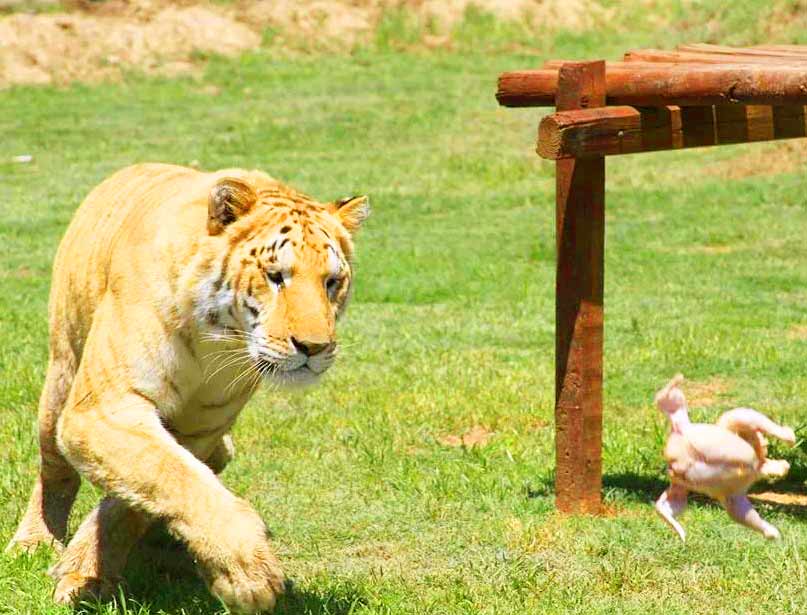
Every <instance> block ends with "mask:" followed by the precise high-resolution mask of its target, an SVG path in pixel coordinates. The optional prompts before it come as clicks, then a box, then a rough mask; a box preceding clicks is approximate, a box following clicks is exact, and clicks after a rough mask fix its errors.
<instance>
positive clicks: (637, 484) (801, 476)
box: [602, 461, 807, 519]
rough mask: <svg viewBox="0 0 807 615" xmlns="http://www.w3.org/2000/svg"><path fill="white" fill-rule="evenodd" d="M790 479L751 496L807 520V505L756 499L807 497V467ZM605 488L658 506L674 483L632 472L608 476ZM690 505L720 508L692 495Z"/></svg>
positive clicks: (794, 470)
mask: <svg viewBox="0 0 807 615" xmlns="http://www.w3.org/2000/svg"><path fill="white" fill-rule="evenodd" d="M791 463H792V464H793V465H792V467H791V471H790V472H789V473H788V475H787V478H785V479H784V480H779V481H776V482H773V483H767V482H765V481H760V482H758V483H756V484H755V485H754V487H753V488H752V489H751V491H750V493H749V495H751V496H752V500H753V502H754V506H755V507H765V508H767V509H769V510H772V511H775V512H782V513H785V514H787V515H791V516H794V517H798V518H802V519H807V505H805V504H801V503H795V502H792V503H791V502H779V501H774V500H772V499H768V498H760V499H755V498H754V497H753V496H754V495H755V494H762V493H763V492H764V493H771V492H773V493H774V494H778V495H781V496H784V497H783V499H787V497H786V496H788V495H792V494H799V495H801V494H807V487H805V482H806V481H807V466H805V465H804V464H803V463H793V462H792V461H791ZM602 485H603V488H604V489H605V490H609V489H613V490H616V491H618V492H620V495H621V496H622V497H625V498H628V499H630V500H633V501H638V502H647V503H648V504H654V503H655V502H656V500H657V499H658V497H659V496H660V495H661V493H662V492H663V491H664V490H665V489H667V487H669V486H670V483H669V482H667V481H665V480H663V479H661V478H659V477H658V476H651V475H646V474H645V475H643V474H635V473H631V472H624V473H616V474H605V475H603V477H602ZM689 502H690V505H694V506H719V504H718V503H717V502H715V501H714V500H712V499H710V498H708V497H706V496H703V495H700V494H697V493H692V494H690V497H689Z"/></svg>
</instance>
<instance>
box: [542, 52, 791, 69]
mask: <svg viewBox="0 0 807 615" xmlns="http://www.w3.org/2000/svg"><path fill="white" fill-rule="evenodd" d="M623 57H624V60H625V62H630V63H631V64H649V63H659V64H686V63H690V64H775V65H777V66H782V65H786V66H798V65H800V64H802V63H807V56H805V57H804V58H802V57H800V56H788V57H786V58H783V57H782V56H776V55H741V54H735V55H729V54H716V53H704V52H697V51H665V50H663V49H631V50H630V51H626V52H625V54H624V56H623ZM544 68H551V66H547V65H546V64H545V65H544Z"/></svg>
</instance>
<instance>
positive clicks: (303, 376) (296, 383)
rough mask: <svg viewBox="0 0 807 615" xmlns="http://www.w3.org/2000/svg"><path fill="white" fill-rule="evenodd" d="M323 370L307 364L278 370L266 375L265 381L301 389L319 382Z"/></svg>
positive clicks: (270, 383) (274, 384) (273, 384)
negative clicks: (317, 370)
mask: <svg viewBox="0 0 807 615" xmlns="http://www.w3.org/2000/svg"><path fill="white" fill-rule="evenodd" d="M321 376H322V372H320V373H317V372H315V371H314V370H312V369H311V368H309V367H308V366H307V365H303V366H301V367H298V368H297V369H292V370H288V371H276V372H273V373H271V374H267V375H265V376H264V382H266V383H267V384H269V385H272V386H280V387H283V388H287V389H301V388H305V387H309V386H312V385H314V384H317V382H319V379H320V377H321Z"/></svg>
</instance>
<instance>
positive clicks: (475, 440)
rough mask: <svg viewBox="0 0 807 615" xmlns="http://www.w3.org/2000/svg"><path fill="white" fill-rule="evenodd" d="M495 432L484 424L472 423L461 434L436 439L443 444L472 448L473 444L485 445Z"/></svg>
mask: <svg viewBox="0 0 807 615" xmlns="http://www.w3.org/2000/svg"><path fill="white" fill-rule="evenodd" d="M494 434H495V432H493V431H490V430H489V429H488V428H487V427H485V426H484V425H474V426H473V427H471V428H470V429H468V430H467V431H465V433H463V434H462V435H459V436H458V435H453V434H449V435H447V436H443V437H441V438H439V439H438V441H439V442H440V444H443V445H444V446H454V447H459V446H461V447H463V448H474V447H475V446H479V447H482V446H485V445H487V443H488V442H489V441H490V439H491V438H492V437H493V436H494Z"/></svg>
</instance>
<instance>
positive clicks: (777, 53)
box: [676, 43, 807, 58]
mask: <svg viewBox="0 0 807 615" xmlns="http://www.w3.org/2000/svg"><path fill="white" fill-rule="evenodd" d="M676 50H677V51H693V52H697V53H711V54H715V55H721V56H749V57H753V56H755V57H779V58H798V57H807V50H804V49H800V48H799V47H798V46H796V47H793V48H791V49H786V48H783V46H782V45H777V46H776V48H774V49H771V48H770V47H768V46H762V47H728V46H726V45H712V44H709V43H690V44H685V45H678V46H677V47H676Z"/></svg>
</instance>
